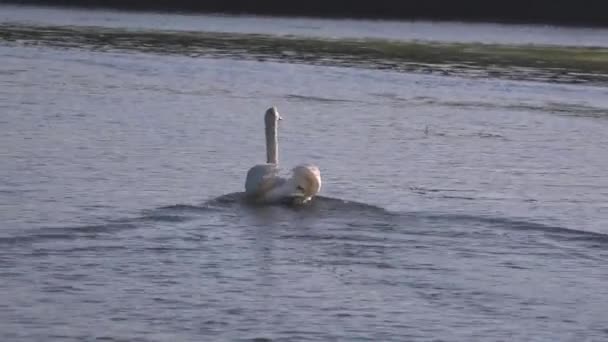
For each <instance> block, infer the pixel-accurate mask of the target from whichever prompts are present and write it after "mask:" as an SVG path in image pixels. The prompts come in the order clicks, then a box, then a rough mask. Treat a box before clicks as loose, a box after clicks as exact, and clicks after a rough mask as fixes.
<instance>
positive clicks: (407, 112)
mask: <svg viewBox="0 0 608 342" xmlns="http://www.w3.org/2000/svg"><path fill="white" fill-rule="evenodd" d="M2 10H5V11H2ZM7 11H8V12H7ZM11 11H12V12H11ZM23 11H25V10H23ZM23 11H22V10H16V9H15V8H12V7H10V8H8V7H6V8H5V7H0V13H2V18H3V19H2V23H0V113H1V116H0V128H1V129H2V134H1V135H0V146H1V147H2V152H1V158H2V159H1V160H2V164H1V165H2V167H1V168H0V219H1V222H2V226H1V227H0V337H1V338H0V339H1V340H2V341H83V340H84V341H88V340H96V339H97V340H105V341H215V340H228V341H233V340H243V341H253V340H256V341H271V340H272V341H288V340H289V341H294V340H295V341H306V340H313V341H331V340H340V341H356V340H361V341H391V340H394V341H407V340H421V341H511V340H514V341H522V340H525V341H603V340H606V339H608V329H607V328H606V327H607V326H608V319H607V318H606V317H608V309H607V308H608V306H607V304H608V287H607V286H606V283H607V282H608V263H607V261H608V178H607V177H606V170H608V157H607V155H606V146H608V121H607V119H608V88H607V87H606V82H605V80H606V79H605V77H606V76H605V75H606V74H607V73H606V72H605V70H606V65H604V64H603V61H604V60H605V58H606V52H605V51H604V50H603V49H604V48H602V46H605V45H602V44H600V43H598V44H591V45H589V44H582V43H581V44H575V42H573V41H571V40H569V39H571V37H572V36H573V35H575V36H576V35H581V34H583V33H584V32H586V31H584V30H582V31H581V30H575V29H555V32H554V31H552V30H551V29H550V28H537V29H538V30H549V31H551V32H553V33H552V34H553V36H552V38H551V39H552V43H551V45H547V42H546V41H543V40H539V41H538V44H539V45H534V46H526V45H508V46H504V45H491V46H488V45H483V44H477V43H475V42H471V41H470V40H469V39H468V37H470V36H471V34H472V33H471V32H474V31H475V30H476V29H478V28H479V27H478V26H476V25H473V26H470V27H468V26H467V25H466V24H462V26H461V27H460V30H461V31H462V32H464V31H466V30H467V29H468V30H470V31H471V32H469V34H465V33H463V34H462V35H461V40H458V36H457V35H456V34H455V33H454V32H457V31H455V30H454V27H453V26H451V25H454V24H450V25H447V26H446V27H442V24H440V23H435V24H434V28H433V30H434V31H433V32H435V33H434V34H435V35H432V34H431V38H433V37H435V38H437V37H442V35H444V36H450V37H451V38H452V39H447V40H445V41H444V43H428V42H426V43H425V42H413V41H412V40H411V39H410V38H411V37H410V36H408V35H407V34H405V36H404V37H405V38H404V40H403V41H399V42H390V43H389V42H386V41H377V40H376V41H357V40H353V39H351V40H349V39H343V38H344V37H342V36H340V35H327V36H326V37H325V38H332V39H334V41H333V42H335V44H328V43H327V39H325V38H323V34H321V35H320V36H322V37H321V38H314V39H313V38H302V37H300V36H299V34H300V35H303V34H307V32H290V33H289V34H291V35H292V36H290V37H288V38H289V39H290V40H285V39H284V38H285V37H283V38H278V37H274V36H271V35H270V34H271V33H272V32H260V31H264V30H270V29H269V28H268V27H271V28H272V27H275V26H272V25H276V30H278V31H281V28H283V29H284V30H285V31H289V30H295V31H297V30H298V29H297V28H295V29H294V28H293V27H292V26H293V25H296V24H297V25H301V24H302V23H304V24H306V20H305V19H296V20H294V21H290V20H283V19H281V20H279V21H277V22H272V23H271V24H269V23H268V20H270V19H263V20H261V21H260V25H261V28H260V27H257V26H255V23H256V21H255V20H253V19H251V18H231V17H225V18H218V17H196V16H193V17H188V18H189V19H188V20H190V22H192V23H195V22H196V23H199V21H197V20H200V22H202V23H203V24H201V25H208V24H209V23H215V25H219V26H218V27H220V28H221V27H232V28H235V27H238V25H243V24H242V22H247V23H253V24H251V26H248V27H247V30H244V29H243V30H240V31H239V30H229V29H225V30H222V29H215V30H213V29H204V28H200V27H190V26H187V27H186V28H185V30H188V31H189V32H182V33H180V32H179V30H177V29H176V28H175V27H171V28H167V29H164V30H156V31H154V30H152V28H154V27H155V26H156V25H157V23H158V22H159V21H158V16H157V15H153V14H141V15H135V14H129V15H126V14H120V15H118V14H115V13H114V14H113V13H110V12H90V13H89V12H85V11H65V12H62V11H61V10H59V11H58V10H54V11H49V12H45V10H44V9H35V10H33V9H30V10H29V11H30V12H28V11H25V12H23ZM32 11H33V12H32ZM7 13H9V14H7ZM32 13H34V14H35V15H34V14H32ZM45 13H46V14H47V15H46V16H44V15H43V14H45ZM82 16H85V19H82ZM87 16H93V17H95V18H97V19H95V20H102V19H103V18H110V19H111V18H114V21H110V22H111V23H112V25H110V26H111V27H109V28H108V27H107V26H108V25H102V24H100V23H98V22H96V21H95V20H93V19H90V18H89V17H87ZM87 18H88V19H87ZM100 18H101V19H100ZM125 18H127V19H125ZM163 18H165V21H164V22H165V23H167V22H170V23H173V24H172V25H179V24H178V23H179V22H182V21H181V20H185V19H184V17H183V16H165V17H163ZM209 18H212V19H213V20H212V19H209ZM110 19H108V20H110ZM265 20H266V21H265ZM102 21H103V20H102ZM62 22H63V23H64V24H65V25H70V26H69V27H58V26H57V24H61V23H62ZM218 22H219V23H220V24H221V25H223V26H221V25H220V24H218ZM87 23H88V25H87ZM134 23H143V24H141V25H139V24H138V25H134ZM204 23H207V24H204ZM239 23H241V24H239ZM356 23H357V22H352V21H315V20H311V21H310V22H309V23H308V24H309V25H313V26H314V25H327V27H325V26H323V28H322V29H320V31H322V32H326V31H331V32H351V33H352V32H360V30H361V27H360V26H357V25H355V24H356ZM361 23H363V24H361V25H363V26H365V25H367V27H376V28H377V27H381V28H383V30H384V31H385V32H390V34H389V36H390V35H392V36H399V32H400V31H399V29H402V27H400V26H398V28H395V27H396V26H395V25H396V24H394V23H385V26H382V25H384V24H383V23H382V22H373V23H371V22H361ZM144 24H145V25H144ZM419 24H420V25H422V26H420V27H421V28H422V29H424V28H425V27H426V29H428V26H425V25H429V24H428V23H419ZM182 25H184V24H182ZM264 25H266V26H264ZM268 25H270V26H268ZM290 25H292V26H290ZM349 25H350V26H349ZM374 25H376V26H374ZM409 25H412V26H411V27H414V28H416V27H417V26H416V25H415V23H411V24H409ZM84 26H87V27H84ZM93 26H106V28H104V29H100V28H95V27H93ZM134 26H137V27H134ZM141 26H146V28H145V29H142V30H140V29H141V28H142V27H141ZM158 26H159V27H161V28H163V27H162V25H161V24H158ZM328 27H329V28H328ZM197 30H199V31H200V30H204V31H205V32H198V33H195V31H197ZM358 30H359V31H358ZM504 30H507V31H508V30H511V31H510V32H511V36H509V34H506V33H505V31H504ZM521 30H524V31H530V30H532V31H534V29H532V28H529V27H521V26H513V27H511V28H509V27H506V26H496V27H494V28H492V26H491V25H488V26H487V27H485V29H484V30H483V36H484V37H488V36H490V37H492V35H493V34H494V37H510V38H508V39H510V40H514V39H515V37H517V32H520V31H521ZM218 32H230V34H227V33H218ZM374 32H376V33H378V32H377V31H374ZM407 32H410V31H407ZM425 32H426V31H425ZM442 32H443V33H442ZM588 32H592V31H588ZM250 33H256V34H261V35H254V36H252V35H251V34H250ZM387 34H388V33H387ZM410 34H411V32H410ZM362 36H366V35H364V34H362ZM527 37H528V38H526V39H531V40H534V39H532V38H530V37H529V36H527ZM569 37H570V38H569ZM589 37H591V38H589V39H588V40H585V39H582V41H589V40H591V39H593V35H592V34H591V33H589ZM355 38H356V37H355ZM375 38H391V37H375ZM522 39H523V38H522ZM180 40H181V41H183V42H184V43H183V44H180V43H179V42H180ZM429 40H437V39H429ZM439 40H442V39H439ZM596 42H598V40H596ZM492 43H500V44H506V43H508V44H513V41H492ZM523 43H529V42H527V41H523ZM214 44H215V45H214ZM374 44H378V45H374ZM383 44H386V45H383ZM434 44H435V45H434ZM450 44H451V45H450ZM454 44H456V45H454ZM458 44H460V45H458ZM370 46H372V47H374V48H375V49H376V52H374V53H370V52H365V51H362V50H361V49H364V48H365V47H370ZM455 46H456V47H461V48H462V49H461V50H458V49H456V50H454V47H455ZM592 46H595V47H592ZM410 48H416V49H418V50H416V51H419V52H420V51H422V52H425V51H426V52H425V53H415V54H407V53H405V52H403V51H407V50H408V49H410ZM434 48H445V50H440V51H442V54H440V56H439V57H437V56H435V57H433V54H432V53H430V52H429V51H432V50H433V49H434ZM213 49H214V50H213ZM332 49H333V50H332ZM378 49H379V50H378ZM509 49H510V50H509ZM212 50H213V51H212ZM283 50H284V51H288V52H286V53H283V54H280V55H278V54H277V51H283ZM394 50H397V52H395V53H394V54H393V55H391V54H390V53H389V52H390V51H394ZM508 50H509V51H515V52H516V55H517V57H513V56H512V54H508V53H506V51H508ZM289 51H291V52H289ZM378 51H381V52H378ZM471 51H473V52H471ZM306 54H309V58H308V59H307V58H305V57H306ZM446 54H447V55H446ZM556 54H557V57H556ZM507 55H509V57H506V56H507ZM522 55H523V57H522ZM378 56H392V57H390V58H388V57H387V58H388V59H389V63H392V64H391V65H392V67H389V68H384V67H382V65H383V64H382V63H385V62H382V61H379V58H380V57H378ZM442 56H443V57H442ZM445 56H448V57H445ZM488 56H489V57H488ZM488 58H494V59H492V60H491V61H490V62H488V60H487V59H488ZM532 60H537V61H541V62H542V61H544V62H545V63H536V64H531V62H530V61H532ZM547 63H548V65H547ZM551 63H554V64H551ZM422 64H426V65H427V69H423V68H419V67H414V66H412V65H417V66H419V65H422ZM463 65H464V66H466V68H464V67H463ZM462 70H464V71H462ZM273 104H274V105H277V106H278V107H279V110H280V111H281V114H282V115H283V117H284V118H285V120H284V121H282V122H281V128H280V147H281V158H282V163H283V165H285V166H286V167H288V166H291V165H295V164H297V163H301V162H314V163H315V164H317V165H318V166H319V167H320V168H321V172H322V175H323V181H324V183H323V189H322V195H323V196H322V197H320V198H317V199H316V200H315V201H314V202H313V203H311V205H309V206H305V207H299V208H292V207H285V206H276V207H251V206H247V205H244V204H242V203H241V201H240V194H239V193H238V192H239V191H242V189H243V184H244V176H245V174H246V172H247V169H248V168H249V167H250V166H252V165H254V164H256V163H259V162H261V161H263V159H264V152H263V150H264V149H263V144H264V139H263V137H262V132H263V130H262V115H263V112H264V110H265V109H266V108H267V107H269V106H270V105H273Z"/></svg>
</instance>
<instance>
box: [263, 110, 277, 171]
mask: <svg viewBox="0 0 608 342" xmlns="http://www.w3.org/2000/svg"><path fill="white" fill-rule="evenodd" d="M266 162H267V163H270V164H278V163H279V140H278V137H277V122H276V120H272V121H270V120H269V122H266Z"/></svg>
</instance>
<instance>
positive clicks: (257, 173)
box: [245, 164, 278, 196]
mask: <svg viewBox="0 0 608 342" xmlns="http://www.w3.org/2000/svg"><path fill="white" fill-rule="evenodd" d="M277 173H278V169H277V166H276V165H275V164H259V165H255V166H253V167H252V168H251V169H249V171H247V178H246V179H245V194H246V195H247V196H258V195H260V194H262V193H264V191H266V190H267V189H268V188H269V187H270V186H271V184H270V181H272V179H274V178H276V177H277Z"/></svg>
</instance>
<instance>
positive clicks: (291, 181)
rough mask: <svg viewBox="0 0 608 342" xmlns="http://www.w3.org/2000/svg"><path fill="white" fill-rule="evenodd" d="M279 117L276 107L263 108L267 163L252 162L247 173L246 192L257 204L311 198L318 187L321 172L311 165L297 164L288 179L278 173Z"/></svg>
mask: <svg viewBox="0 0 608 342" xmlns="http://www.w3.org/2000/svg"><path fill="white" fill-rule="evenodd" d="M279 120H282V118H281V116H280V115H279V112H278V111H277V108H276V107H271V108H269V109H268V110H267V111H266V115H265V116H264V123H265V126H266V162H267V163H266V164H260V165H255V166H254V167H252V168H251V169H249V171H248V172H247V179H246V180H245V195H246V196H247V198H249V199H250V200H252V201H254V202H256V203H278V202H284V201H293V203H296V204H301V203H306V202H308V201H310V200H311V199H312V198H313V197H314V196H315V195H316V194H317V193H318V192H319V191H320V190H321V172H320V171H319V168H318V167H316V166H314V165H308V164H303V165H298V166H296V167H295V168H293V169H292V176H291V177H290V178H282V177H280V176H279V167H278V164H279V146H278V145H279V142H278V136H277V131H278V123H279Z"/></svg>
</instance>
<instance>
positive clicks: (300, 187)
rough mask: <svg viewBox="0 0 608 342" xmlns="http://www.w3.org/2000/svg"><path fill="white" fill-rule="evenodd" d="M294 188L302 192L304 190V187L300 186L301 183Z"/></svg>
mask: <svg viewBox="0 0 608 342" xmlns="http://www.w3.org/2000/svg"><path fill="white" fill-rule="evenodd" d="M296 189H297V190H300V191H302V192H304V187H303V186H301V185H298V187H297V188H296Z"/></svg>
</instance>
